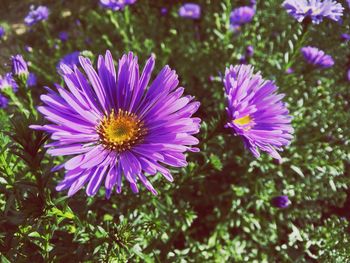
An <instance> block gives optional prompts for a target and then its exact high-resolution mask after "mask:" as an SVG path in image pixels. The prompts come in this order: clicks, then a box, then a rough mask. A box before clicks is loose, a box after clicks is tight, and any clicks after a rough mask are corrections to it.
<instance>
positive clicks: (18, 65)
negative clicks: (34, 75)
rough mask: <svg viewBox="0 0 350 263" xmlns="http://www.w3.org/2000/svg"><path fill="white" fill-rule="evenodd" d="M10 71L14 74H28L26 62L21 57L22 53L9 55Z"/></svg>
mask: <svg viewBox="0 0 350 263" xmlns="http://www.w3.org/2000/svg"><path fill="white" fill-rule="evenodd" d="M11 63H12V73H13V75H15V76H21V75H24V76H27V75H28V74H29V71H28V66H27V62H25V60H24V59H23V57H22V55H20V54H18V55H15V56H11Z"/></svg>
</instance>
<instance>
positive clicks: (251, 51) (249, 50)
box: [245, 45, 254, 57]
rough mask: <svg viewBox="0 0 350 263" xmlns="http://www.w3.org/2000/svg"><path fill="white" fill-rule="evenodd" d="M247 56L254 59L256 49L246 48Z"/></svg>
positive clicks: (250, 46)
mask: <svg viewBox="0 0 350 263" xmlns="http://www.w3.org/2000/svg"><path fill="white" fill-rule="evenodd" d="M245 55H246V57H252V56H253V55H254V47H253V46H252V45H249V46H247V47H246V49H245Z"/></svg>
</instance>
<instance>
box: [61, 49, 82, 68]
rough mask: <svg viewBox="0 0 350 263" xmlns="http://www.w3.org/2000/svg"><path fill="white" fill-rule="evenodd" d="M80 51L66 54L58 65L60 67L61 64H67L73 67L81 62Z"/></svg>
mask: <svg viewBox="0 0 350 263" xmlns="http://www.w3.org/2000/svg"><path fill="white" fill-rule="evenodd" d="M79 55H80V52H79V51H74V52H72V53H69V54H67V55H65V56H64V57H63V58H62V59H61V60H60V61H59V63H58V65H57V67H58V68H59V67H60V65H61V64H65V65H67V66H69V67H73V66H74V65H78V64H79Z"/></svg>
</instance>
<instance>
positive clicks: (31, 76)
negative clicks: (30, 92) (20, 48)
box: [27, 73, 37, 87]
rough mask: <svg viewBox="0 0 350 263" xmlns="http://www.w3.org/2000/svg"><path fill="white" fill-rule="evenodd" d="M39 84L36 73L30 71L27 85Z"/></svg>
mask: <svg viewBox="0 0 350 263" xmlns="http://www.w3.org/2000/svg"><path fill="white" fill-rule="evenodd" d="M36 84H37V78H36V75H35V74H34V73H29V75H28V79H27V85H28V87H34V86H36Z"/></svg>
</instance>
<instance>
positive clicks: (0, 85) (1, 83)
mask: <svg viewBox="0 0 350 263" xmlns="http://www.w3.org/2000/svg"><path fill="white" fill-rule="evenodd" d="M2 89H12V90H13V92H16V91H17V90H18V85H17V83H16V81H15V80H14V78H13V76H12V73H7V74H5V76H3V77H2V76H0V90H2Z"/></svg>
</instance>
